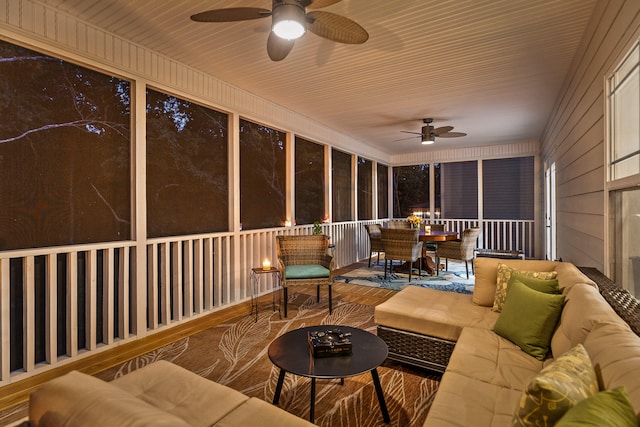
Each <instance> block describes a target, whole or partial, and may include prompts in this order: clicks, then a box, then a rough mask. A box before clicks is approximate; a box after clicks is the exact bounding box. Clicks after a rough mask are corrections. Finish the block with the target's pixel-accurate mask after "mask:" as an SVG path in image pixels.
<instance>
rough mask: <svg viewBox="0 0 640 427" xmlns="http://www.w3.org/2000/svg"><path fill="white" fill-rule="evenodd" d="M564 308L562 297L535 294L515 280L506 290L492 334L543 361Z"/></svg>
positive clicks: (541, 293)
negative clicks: (505, 296)
mask: <svg viewBox="0 0 640 427" xmlns="http://www.w3.org/2000/svg"><path fill="white" fill-rule="evenodd" d="M563 304H564V295H555V294H546V293H544V292H538V291H536V290H534V289H531V288H529V287H528V286H527V285H525V284H523V283H522V282H520V281H519V280H516V281H515V282H513V283H512V285H511V286H510V287H509V290H508V292H507V299H506V301H505V303H504V307H503V308H502V312H501V313H500V316H498V320H497V321H496V323H495V325H494V327H493V331H494V332H495V333H496V334H498V335H500V336H501V337H504V338H506V339H508V340H509V341H511V342H512V343H514V344H515V345H517V346H518V347H520V349H522V351H524V352H525V353H527V354H529V355H531V356H533V357H535V358H536V359H539V360H544V358H545V357H546V355H547V353H548V352H549V345H550V342H551V335H552V334H553V331H554V329H555V327H556V323H558V318H559V317H560V313H561V312H562V305H563Z"/></svg>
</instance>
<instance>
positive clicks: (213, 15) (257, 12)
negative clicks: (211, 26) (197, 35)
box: [191, 7, 271, 22]
mask: <svg viewBox="0 0 640 427" xmlns="http://www.w3.org/2000/svg"><path fill="white" fill-rule="evenodd" d="M267 16H271V11H270V10H268V9H260V8H258V7H230V8H228V9H214V10H208V11H206V12H200V13H196V14H195V15H191V20H193V21H196V22H233V21H247V20H249V19H260V18H264V17H267Z"/></svg>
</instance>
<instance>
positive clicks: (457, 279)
mask: <svg viewBox="0 0 640 427" xmlns="http://www.w3.org/2000/svg"><path fill="white" fill-rule="evenodd" d="M373 261H375V258H374V260H372V263H371V267H366V266H365V267H361V268H358V269H356V270H353V271H350V272H348V273H345V274H343V275H341V276H338V277H336V281H338V282H344V283H351V284H354V285H364V286H373V287H378V288H386V289H394V290H397V291H399V290H401V289H403V288H405V287H407V286H409V285H411V286H420V287H423V288H431V289H437V290H440V291H448V292H458V293H462V294H471V293H473V285H474V283H475V276H474V275H473V274H472V272H471V267H469V278H468V279H467V273H466V270H465V266H464V263H463V262H453V261H449V270H448V271H440V272H439V273H438V275H437V276H435V275H433V276H430V275H426V274H425V273H424V271H423V273H422V274H423V276H421V277H419V276H418V269H414V270H413V272H412V273H411V282H409V274H408V273H398V272H394V273H389V272H387V277H386V278H385V277H384V260H382V259H381V260H380V264H379V265H377V264H375V263H374V262H373ZM395 265H397V263H396V264H395Z"/></svg>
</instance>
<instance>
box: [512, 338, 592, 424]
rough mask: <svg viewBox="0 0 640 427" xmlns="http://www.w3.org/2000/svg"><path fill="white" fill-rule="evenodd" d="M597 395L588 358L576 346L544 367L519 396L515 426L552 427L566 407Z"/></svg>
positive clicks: (584, 352)
mask: <svg viewBox="0 0 640 427" xmlns="http://www.w3.org/2000/svg"><path fill="white" fill-rule="evenodd" d="M597 392H598V381H597V379H596V374H595V372H594V370H593V367H592V366H591V360H590V359H589V355H588V354H587V352H586V351H585V349H584V347H583V346H582V345H580V344H578V345H577V346H576V347H574V348H572V349H571V350H569V351H568V352H567V353H565V354H563V355H562V356H560V357H558V358H557V359H555V360H554V361H553V362H552V363H551V364H549V365H548V366H546V367H545V368H544V369H542V371H540V373H539V374H538V375H536V377H535V378H534V379H533V380H532V381H531V383H529V385H528V386H527V388H526V390H525V391H524V392H523V393H522V397H521V399H520V405H519V407H518V408H517V411H516V414H515V417H514V426H515V425H517V426H532V427H533V426H543V425H553V424H554V423H555V422H556V421H557V420H559V419H560V418H561V417H562V416H563V415H564V414H565V412H567V411H568V410H569V408H571V407H573V406H574V405H575V404H576V403H578V402H579V401H581V400H583V399H586V398H587V397H589V396H592V395H594V394H595V393H597Z"/></svg>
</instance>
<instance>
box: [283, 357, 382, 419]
mask: <svg viewBox="0 0 640 427" xmlns="http://www.w3.org/2000/svg"><path fill="white" fill-rule="evenodd" d="M286 373H287V372H286V371H285V370H284V369H280V375H278V384H277V385H276V391H275V393H274V394H273V404H274V405H277V404H278V402H279V401H280V393H281V392H282V384H284V376H285V374H286ZM371 378H372V379H373V386H374V387H375V389H376V395H377V396H378V403H379V404H380V411H382V419H384V422H385V423H387V424H388V423H389V422H390V421H391V418H390V417H389V411H388V410H387V403H386V402H385V400H384V394H383V393H382V385H380V377H379V376H378V370H377V369H376V368H373V369H372V370H371ZM336 379H337V378H336ZM340 383H341V384H344V378H340ZM315 406H316V379H315V378H311V403H310V405H309V421H311V422H312V423H313V422H314V418H315Z"/></svg>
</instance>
